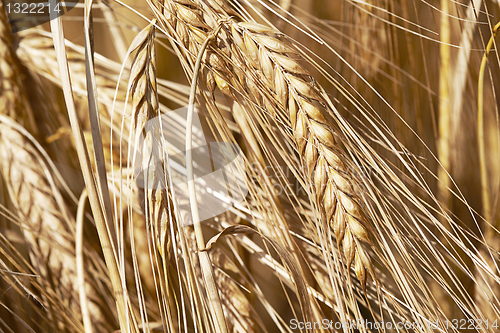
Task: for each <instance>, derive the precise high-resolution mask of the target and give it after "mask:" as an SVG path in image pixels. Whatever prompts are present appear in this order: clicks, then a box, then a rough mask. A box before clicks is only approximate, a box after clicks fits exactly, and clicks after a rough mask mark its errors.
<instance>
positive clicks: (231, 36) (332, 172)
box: [157, 0, 375, 288]
mask: <svg viewBox="0 0 500 333" xmlns="http://www.w3.org/2000/svg"><path fill="white" fill-rule="evenodd" d="M229 13H232V11H231V10H230V7H229V5H228V4H227V3H226V2H225V1H221V0H218V1H215V0H210V1H199V2H197V3H195V2H189V4H187V3H184V2H176V1H167V2H166V3H165V7H164V12H163V15H157V16H158V18H159V19H163V21H164V24H165V25H166V26H170V27H172V29H173V30H174V31H173V33H174V34H176V35H177V36H178V38H179V40H180V42H181V43H182V44H183V45H184V47H186V49H187V50H189V51H190V52H191V54H197V50H199V48H200V45H201V44H202V42H203V41H205V39H206V38H207V35H208V34H209V32H210V31H212V30H213V29H215V28H216V22H217V21H218V20H221V19H224V20H227V23H226V24H224V29H223V32H221V34H220V35H219V38H218V39H217V46H218V48H214V49H213V50H211V51H209V52H208V53H207V56H206V57H205V61H206V63H207V64H208V65H209V66H210V67H211V69H212V71H209V72H207V75H206V76H205V77H204V81H205V84H206V86H207V87H209V89H211V90H212V91H213V89H215V87H218V88H219V89H220V90H221V91H222V92H223V93H224V94H226V95H228V96H230V97H231V98H234V99H237V96H239V95H240V94H241V90H237V89H235V87H243V88H244V90H246V91H247V92H248V93H249V95H250V96H251V99H252V100H251V101H252V102H253V103H255V105H257V106H258V107H259V108H260V109H261V110H264V111H265V112H267V113H269V114H271V115H272V116H279V115H280V113H283V112H285V114H286V120H287V124H288V125H290V126H291V128H292V130H293V133H294V140H295V143H296V148H297V151H298V152H299V154H300V156H301V161H302V163H303V165H304V166H305V167H306V169H307V176H308V178H309V180H310V182H311V183H312V186H313V188H314V189H315V192H316V193H315V202H316V205H317V207H318V209H319V211H320V212H321V214H322V217H323V218H324V219H325V221H326V222H327V223H328V224H329V225H330V226H331V227H332V228H333V230H334V233H335V236H336V238H337V245H338V246H339V247H341V248H342V249H343V253H344V257H345V263H346V265H347V267H351V265H352V264H354V270H355V272H356V275H357V277H358V279H359V280H360V281H361V283H362V286H363V288H364V286H365V284H366V279H367V272H368V274H370V275H371V276H372V278H375V274H374V270H373V266H372V263H371V259H370V258H369V256H368V253H367V250H366V249H365V246H366V245H365V244H372V239H371V237H370V232H371V229H372V227H371V225H370V220H369V218H368V217H367V216H366V213H365V211H364V209H363V208H362V207H363V206H362V198H361V197H360V196H359V195H357V194H356V190H355V189H356V187H357V185H358V184H357V182H358V181H357V180H356V178H355V177H354V175H353V174H352V171H351V169H350V168H351V164H350V163H349V161H348V158H347V157H346V155H345V153H344V152H343V150H342V148H341V145H340V144H338V143H337V141H336V138H335V137H334V133H335V131H334V129H333V127H332V124H333V123H334V121H333V120H332V117H331V114H332V110H329V109H328V108H329V107H328V105H329V103H327V100H326V98H327V97H326V94H325V93H324V92H323V90H322V88H321V87H320V86H319V85H317V84H315V82H314V81H313V79H312V77H311V76H310V74H309V72H308V71H307V70H305V69H304V68H303V67H302V66H301V65H300V62H299V59H301V56H300V53H299V52H298V51H297V49H296V48H295V47H294V46H293V45H292V44H291V43H290V42H288V41H287V40H286V38H285V37H284V36H283V35H282V34H281V33H279V32H278V31H276V30H274V29H271V28H269V27H267V26H263V25H260V24H255V23H251V22H237V21H236V20H235V19H230V18H229ZM278 124H279V122H278ZM337 140H338V139H337Z"/></svg>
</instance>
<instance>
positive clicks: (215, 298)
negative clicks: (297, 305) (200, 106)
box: [186, 23, 228, 333]
mask: <svg viewBox="0 0 500 333" xmlns="http://www.w3.org/2000/svg"><path fill="white" fill-rule="evenodd" d="M221 24H222V23H219V25H218V27H217V28H216V29H215V30H214V31H213V32H212V33H211V34H210V35H209V36H208V37H207V38H206V40H205V41H204V42H203V44H202V45H201V47H200V50H199V54H198V58H197V59H196V64H195V66H194V71H193V73H194V74H193V79H192V83H191V92H190V94H189V104H188V113H187V119H186V174H187V181H188V188H189V202H190V205H191V216H192V221H193V225H194V230H195V235H196V243H197V245H198V250H200V249H202V248H204V247H205V240H204V238H203V230H202V228H201V223H200V215H199V211H198V200H197V199H196V187H195V186H196V185H195V182H194V171H193V156H192V150H193V149H192V148H193V112H194V99H195V97H196V87H197V85H198V76H199V73H200V71H201V61H202V58H203V56H204V54H205V50H206V48H207V46H208V43H210V42H211V41H212V40H213V39H215V38H216V37H217V34H218V33H219V31H220V29H221V28H222V25H221ZM198 257H199V259H200V266H201V271H202V273H203V279H204V281H205V286H206V288H207V292H208V297H209V299H210V303H211V305H212V307H211V308H210V309H211V311H212V313H213V316H214V319H215V320H216V323H215V330H216V331H217V332H219V333H227V332H228V330H227V323H226V319H225V317H224V311H223V310H222V303H221V299H220V295H219V291H218V290H217V285H216V283H215V279H214V276H213V274H214V273H213V269H212V263H211V262H210V258H209V256H208V254H207V253H204V252H199V253H198Z"/></svg>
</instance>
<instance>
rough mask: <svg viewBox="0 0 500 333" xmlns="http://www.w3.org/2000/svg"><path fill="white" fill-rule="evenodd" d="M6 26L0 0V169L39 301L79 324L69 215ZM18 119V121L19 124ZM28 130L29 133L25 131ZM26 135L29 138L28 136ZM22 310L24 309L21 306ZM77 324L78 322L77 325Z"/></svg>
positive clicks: (61, 319) (59, 323)
mask: <svg viewBox="0 0 500 333" xmlns="http://www.w3.org/2000/svg"><path fill="white" fill-rule="evenodd" d="M15 59H16V57H15V55H14V53H13V49H12V45H11V40H10V28H9V25H8V23H7V17H6V15H5V11H4V8H3V6H2V4H0V171H1V176H2V178H3V183H4V184H5V187H6V188H7V191H8V194H9V198H10V201H11V202H12V204H13V206H14V208H15V212H16V213H17V216H18V221H19V224H20V229H21V230H22V233H23V236H24V240H25V242H26V244H27V246H28V253H29V257H30V260H31V267H33V270H34V272H33V273H34V274H35V275H37V277H38V279H37V281H36V283H35V285H38V286H39V288H40V289H39V290H38V292H39V293H40V294H41V300H42V304H43V306H44V309H45V310H46V311H47V313H46V314H45V315H46V316H52V320H53V322H52V323H50V324H49V325H53V327H59V328H60V327H63V326H64V327H66V328H70V327H74V326H77V327H79V326H81V324H79V323H80V322H81V312H80V310H81V309H80V306H79V302H78V299H79V294H78V288H79V285H78V283H79V282H78V281H79V279H78V276H77V271H76V264H75V227H74V225H75V221H74V219H73V218H72V216H71V215H70V213H69V210H68V209H67V207H66V204H65V202H64V200H63V198H62V195H61V194H60V193H59V192H58V189H57V188H56V186H55V183H54V180H53V178H52V172H51V170H50V169H49V167H48V165H47V163H46V162H45V160H44V159H43V158H42V156H41V154H40V152H39V150H38V149H39V148H38V147H37V146H35V145H34V144H33V143H32V141H30V139H29V136H30V135H32V134H33V133H34V134H35V135H36V133H37V132H38V129H37V128H36V126H35V123H34V121H33V119H34V116H33V113H32V110H31V108H30V107H29V103H28V98H27V95H26V92H25V91H24V89H23V86H22V84H21V80H20V77H21V75H20V69H19V67H18V63H17V61H16V60H15ZM21 124H22V125H21ZM28 130H29V131H30V132H31V133H32V134H28ZM31 139H32V140H34V138H33V137H32V136H31ZM85 289H86V292H87V293H88V294H89V295H91V298H92V301H90V304H89V310H90V314H89V315H90V318H91V321H92V322H93V323H94V325H95V326H96V327H99V329H100V330H107V329H109V327H108V326H106V324H105V318H104V316H103V314H102V312H101V309H100V307H99V305H98V302H97V298H96V291H95V289H94V288H93V287H92V286H91V285H90V284H89V283H85ZM27 312H28V311H27ZM79 329H81V327H79Z"/></svg>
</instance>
